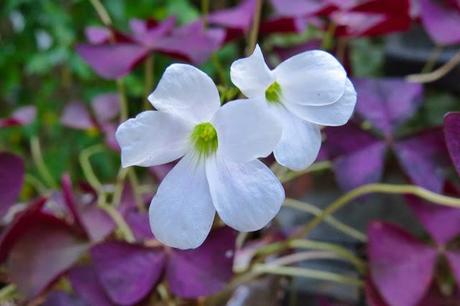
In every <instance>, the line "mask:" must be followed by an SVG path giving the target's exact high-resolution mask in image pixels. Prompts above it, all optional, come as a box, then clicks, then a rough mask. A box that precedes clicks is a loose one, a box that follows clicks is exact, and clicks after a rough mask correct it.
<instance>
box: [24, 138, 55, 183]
mask: <svg viewBox="0 0 460 306" xmlns="http://www.w3.org/2000/svg"><path fill="white" fill-rule="evenodd" d="M30 151H31V153H32V159H33V161H34V163H35V166H36V167H37V170H38V173H39V174H40V176H41V177H42V179H43V180H44V181H45V182H46V184H47V185H48V187H52V188H55V187H57V183H56V181H55V180H54V178H53V176H52V175H51V172H50V171H49V169H48V167H47V166H46V164H45V161H44V160H43V155H42V150H41V147H40V142H39V140H38V138H37V137H36V136H34V137H32V139H31V140H30Z"/></svg>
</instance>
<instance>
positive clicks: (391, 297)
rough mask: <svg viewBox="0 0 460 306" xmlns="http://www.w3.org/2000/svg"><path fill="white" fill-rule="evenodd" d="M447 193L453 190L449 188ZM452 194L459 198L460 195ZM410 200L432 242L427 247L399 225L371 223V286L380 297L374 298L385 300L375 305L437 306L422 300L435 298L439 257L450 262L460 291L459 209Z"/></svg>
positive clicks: (369, 235)
mask: <svg viewBox="0 0 460 306" xmlns="http://www.w3.org/2000/svg"><path fill="white" fill-rule="evenodd" d="M446 192H452V191H450V189H449V188H448V189H447V190H446ZM453 192H454V193H455V195H456V196H458V195H459V194H460V193H458V191H455V190H454V191H453ZM407 199H408V202H409V205H410V207H411V208H412V210H413V211H414V213H415V215H416V216H417V218H418V220H419V221H420V223H421V224H422V225H423V226H424V228H425V229H426V231H427V232H428V234H429V235H430V237H431V238H432V242H431V243H428V244H427V243H426V242H423V241H421V240H419V239H418V238H415V237H414V236H412V235H411V234H409V233H408V232H406V231H405V230H403V229H402V228H400V227H398V226H396V225H392V224H389V223H383V222H374V223H371V225H370V226H369V229H368V237H369V243H368V256H369V265H370V283H369V284H368V285H369V286H370V287H375V289H376V291H377V292H378V294H377V293H376V292H374V295H379V296H380V298H381V300H382V301H384V303H383V302H382V304H379V303H376V302H375V303H373V304H375V305H388V306H403V305H404V306H415V305H435V304H428V303H426V304H424V303H422V302H421V301H423V300H424V299H425V300H426V299H428V300H429V298H430V296H431V295H432V292H433V290H432V288H433V285H434V284H433V281H434V279H435V275H436V274H437V269H436V267H437V265H438V261H439V258H440V257H444V258H445V259H447V262H448V266H449V267H450V271H451V272H450V273H452V275H453V276H454V279H455V281H456V283H457V288H459V289H460V250H459V249H458V246H457V245H456V244H455V241H456V240H455V238H457V237H458V236H459V234H460V209H457V208H450V207H441V206H437V205H435V204H433V203H429V202H425V201H423V200H420V199H418V198H415V197H408V198H407ZM371 293H372V292H368V294H371ZM431 298H433V297H432V296H431ZM370 299H372V297H371V298H370ZM374 300H375V299H374ZM444 301H445V300H444ZM436 305H438V304H436Z"/></svg>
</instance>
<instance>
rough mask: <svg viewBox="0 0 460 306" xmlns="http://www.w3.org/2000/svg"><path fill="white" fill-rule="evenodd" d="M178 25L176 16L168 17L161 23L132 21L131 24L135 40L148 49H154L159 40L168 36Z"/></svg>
mask: <svg viewBox="0 0 460 306" xmlns="http://www.w3.org/2000/svg"><path fill="white" fill-rule="evenodd" d="M175 23H176V18H175V17H174V16H171V17H168V18H167V19H166V20H164V21H162V22H161V23H157V22H156V21H154V20H141V19H132V20H131V21H130V22H129V25H130V27H131V30H132V31H133V34H134V38H135V40H136V41H137V42H138V43H139V44H142V45H144V46H146V47H148V48H154V47H155V45H156V43H157V42H158V40H159V39H160V38H162V37H164V36H165V35H167V34H168V33H169V32H170V31H171V30H172V29H173V28H174V25H175Z"/></svg>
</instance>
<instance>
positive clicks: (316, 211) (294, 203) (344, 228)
mask: <svg viewBox="0 0 460 306" xmlns="http://www.w3.org/2000/svg"><path fill="white" fill-rule="evenodd" d="M283 206H284V207H289V208H293V209H297V210H300V211H303V212H306V213H310V214H313V215H315V216H319V215H321V214H322V212H323V211H322V210H321V209H320V208H318V207H316V206H315V205H312V204H309V203H306V202H302V201H298V200H295V199H290V198H287V199H286V200H285V201H284V205H283ZM324 221H325V222H326V223H328V224H329V225H330V226H332V227H334V228H335V229H337V230H338V231H340V232H342V233H344V234H346V235H348V236H350V237H352V238H354V239H356V240H358V241H360V242H367V236H366V235H365V234H363V233H361V232H360V231H358V230H357V229H354V228H353V227H351V226H348V225H347V224H345V223H343V222H341V221H339V220H337V219H336V218H335V217H334V216H327V217H326V218H325V219H324Z"/></svg>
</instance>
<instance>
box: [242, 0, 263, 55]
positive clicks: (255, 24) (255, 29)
mask: <svg viewBox="0 0 460 306" xmlns="http://www.w3.org/2000/svg"><path fill="white" fill-rule="evenodd" d="M262 2H263V0H256V10H255V13H254V18H253V20H252V27H251V31H250V32H249V37H248V46H247V49H246V55H248V56H249V55H251V54H252V52H254V49H255V48H256V44H257V38H258V36H259V27H260V17H261V15H262Z"/></svg>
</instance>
